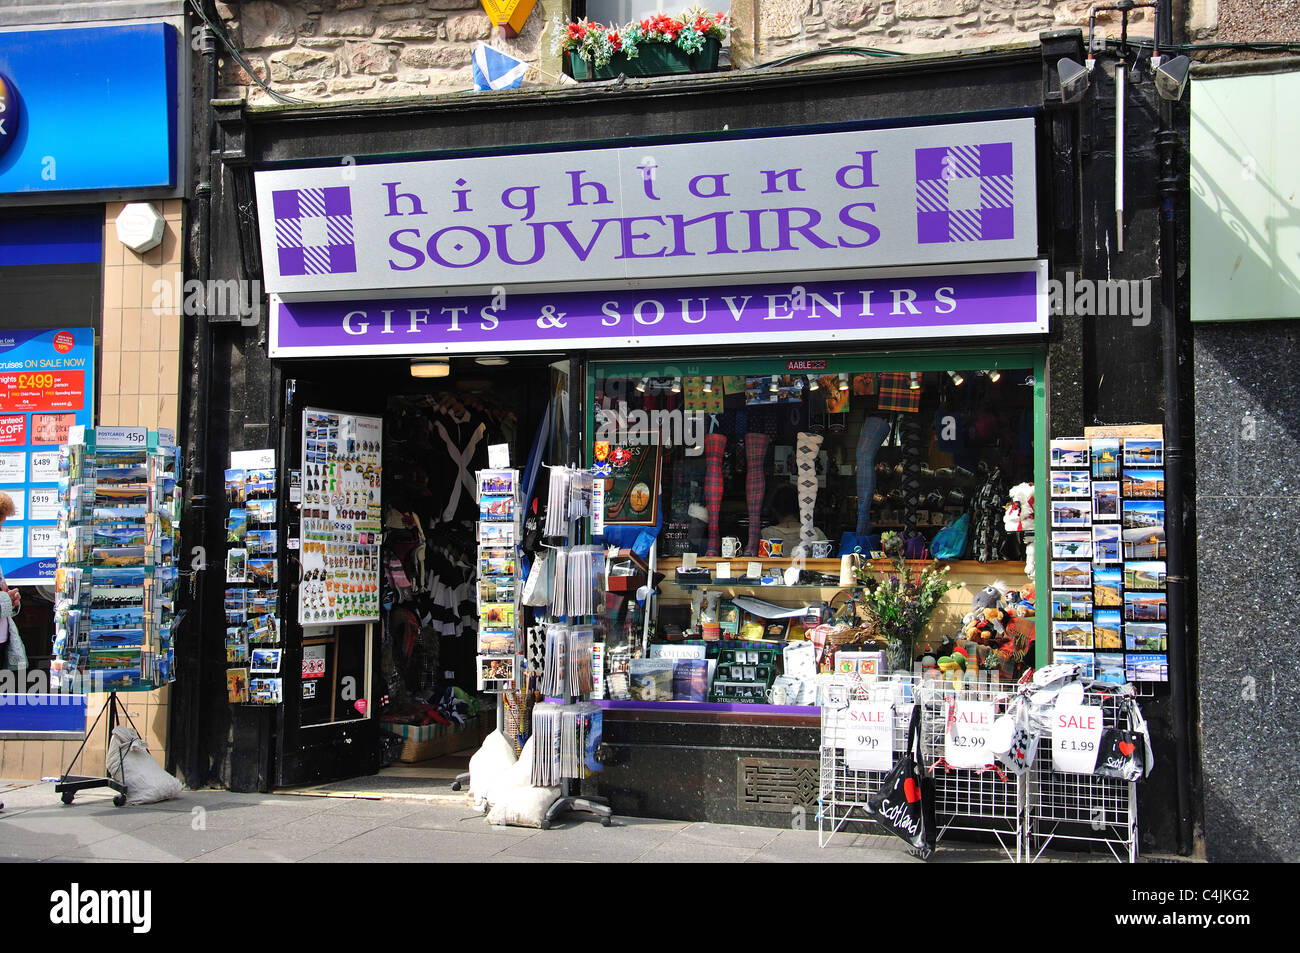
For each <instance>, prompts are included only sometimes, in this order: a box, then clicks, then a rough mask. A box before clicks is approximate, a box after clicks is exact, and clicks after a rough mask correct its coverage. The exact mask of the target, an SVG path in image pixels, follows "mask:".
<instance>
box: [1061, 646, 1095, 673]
mask: <svg viewBox="0 0 1300 953" xmlns="http://www.w3.org/2000/svg"><path fill="white" fill-rule="evenodd" d="M1052 661H1053V662H1057V663H1059V664H1061V665H1077V666H1079V668H1080V669H1081V670H1082V674H1083V677H1084V678H1092V677H1093V673H1094V672H1095V671H1096V664H1097V663H1096V659H1095V658H1094V657H1093V654H1092V653H1091V652H1056V651H1054V652H1052Z"/></svg>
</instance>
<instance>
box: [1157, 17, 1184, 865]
mask: <svg viewBox="0 0 1300 953" xmlns="http://www.w3.org/2000/svg"><path fill="white" fill-rule="evenodd" d="M1171 2H1172V0H1164V2H1163V3H1161V4H1160V7H1159V10H1158V14H1159V17H1158V22H1157V33H1156V36H1157V41H1156V42H1157V46H1162V45H1163V46H1168V44H1169V43H1171V42H1172V40H1173V13H1172V9H1171ZM1156 143H1157V146H1158V148H1159V156H1160V178H1159V183H1158V184H1159V194H1160V307H1161V321H1162V322H1163V324H1162V327H1161V332H1162V344H1163V347H1162V351H1163V357H1164V378H1165V380H1164V383H1165V526H1166V534H1165V535H1166V540H1167V543H1168V552H1167V553H1166V567H1165V568H1166V571H1167V575H1166V592H1167V598H1168V601H1169V616H1168V625H1169V688H1170V699H1169V700H1170V707H1171V708H1172V711H1171V712H1170V720H1171V722H1172V728H1173V735H1174V770H1175V772H1176V775H1177V777H1176V781H1177V789H1178V816H1177V821H1178V824H1177V831H1178V852H1179V853H1180V854H1183V855H1184V856H1186V855H1187V854H1190V853H1191V851H1192V837H1193V832H1192V823H1193V822H1192V778H1191V754H1190V751H1191V745H1190V742H1189V733H1190V728H1191V726H1190V724H1189V721H1190V711H1191V709H1190V707H1189V706H1188V703H1187V699H1188V675H1189V673H1188V670H1187V638H1188V632H1187V585H1188V579H1187V575H1186V568H1185V560H1184V552H1183V541H1184V535H1185V534H1184V522H1185V521H1184V517H1183V505H1184V504H1183V462H1184V461H1183V436H1182V434H1183V430H1182V428H1183V421H1182V402H1181V393H1180V388H1179V370H1178V357H1179V353H1178V347H1179V343H1178V322H1177V316H1178V308H1177V296H1178V230H1177V227H1176V226H1177V220H1176V218H1175V207H1176V198H1177V192H1178V181H1179V177H1178V169H1177V162H1176V157H1177V151H1178V133H1177V132H1176V131H1175V129H1174V104H1173V103H1172V102H1170V101H1169V100H1167V99H1163V98H1162V99H1161V100H1160V130H1159V132H1158V133H1157V134H1156Z"/></svg>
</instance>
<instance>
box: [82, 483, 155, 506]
mask: <svg viewBox="0 0 1300 953" xmlns="http://www.w3.org/2000/svg"><path fill="white" fill-rule="evenodd" d="M149 489H150V488H149V486H148V484H139V483H97V484H95V502H96V503H147V502H148V501H149Z"/></svg>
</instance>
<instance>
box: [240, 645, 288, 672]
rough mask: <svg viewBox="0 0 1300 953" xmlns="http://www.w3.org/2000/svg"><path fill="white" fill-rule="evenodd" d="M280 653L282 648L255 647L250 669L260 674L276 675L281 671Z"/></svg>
mask: <svg viewBox="0 0 1300 953" xmlns="http://www.w3.org/2000/svg"><path fill="white" fill-rule="evenodd" d="M280 655H281V650H280V649H253V651H252V663H251V664H250V665H249V667H248V670H249V671H250V672H256V673H258V674H267V675H276V674H278V673H279V671H280Z"/></svg>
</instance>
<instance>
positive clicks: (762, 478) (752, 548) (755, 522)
mask: <svg viewBox="0 0 1300 953" xmlns="http://www.w3.org/2000/svg"><path fill="white" fill-rule="evenodd" d="M771 443H772V438H771V437H769V436H768V435H767V434H765V433H747V434H745V466H746V470H745V502H746V503H748V504H749V542H748V543H746V545H745V555H746V556H757V555H758V538H759V536H760V535H762V532H763V497H764V495H765V494H766V493H767V473H766V472H765V471H764V469H763V465H764V464H765V463H766V462H767V448H768V446H770V445H771Z"/></svg>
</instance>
